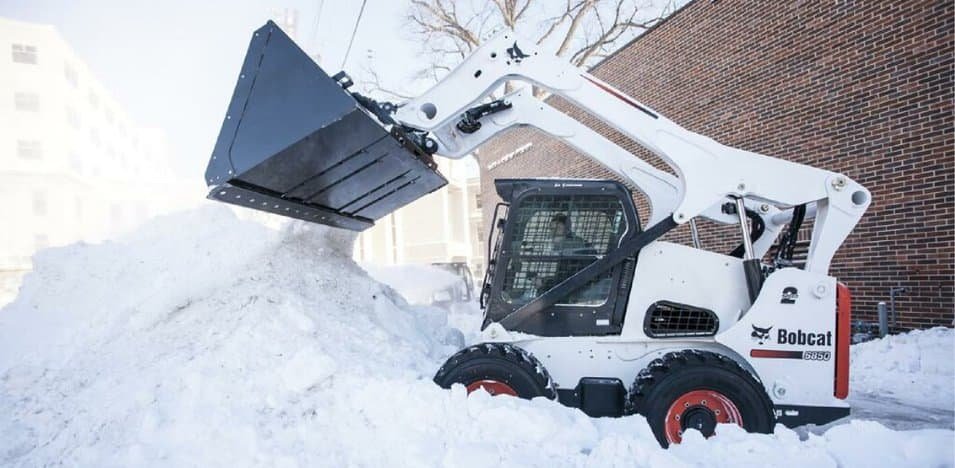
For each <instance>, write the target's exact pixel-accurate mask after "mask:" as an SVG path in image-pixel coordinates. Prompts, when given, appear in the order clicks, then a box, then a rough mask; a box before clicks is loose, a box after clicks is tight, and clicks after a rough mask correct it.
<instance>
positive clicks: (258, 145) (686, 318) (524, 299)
mask: <svg viewBox="0 0 955 468" xmlns="http://www.w3.org/2000/svg"><path fill="white" fill-rule="evenodd" d="M508 80H511V81H514V80H523V81H526V82H529V83H530V84H532V85H534V86H537V87H539V88H542V89H545V90H547V92H549V93H552V94H554V95H558V96H560V97H562V98H564V99H566V100H568V101H570V102H571V103H573V104H575V105H576V106H578V107H580V108H582V109H584V110H586V111H587V112H589V113H590V114H592V115H593V116H594V117H596V118H598V119H600V120H602V121H603V122H606V123H607V124H608V125H610V126H611V127H613V128H614V129H616V130H617V131H619V132H620V133H621V134H623V135H624V136H626V137H629V138H631V139H633V140H634V141H636V142H638V143H640V144H641V145H642V146H644V147H645V148H647V149H648V150H649V151H651V152H652V153H654V154H655V155H657V156H659V157H660V158H662V159H663V160H664V161H665V162H666V163H667V164H668V165H669V166H670V167H671V168H672V169H673V171H674V172H675V173H676V176H674V175H672V174H670V173H668V172H665V171H661V170H658V169H656V168H654V167H653V166H651V165H650V164H648V163H647V162H645V161H643V160H642V159H640V158H639V157H637V156H635V155H633V154H632V153H630V152H628V151H626V150H625V149H623V148H621V147H620V146H618V145H617V144H615V143H614V142H612V141H610V140H608V139H607V138H604V137H603V136H601V135H600V134H598V133H596V132H595V131H593V130H591V129H590V128H588V127H587V126H585V125H583V124H581V123H580V122H578V121H577V120H575V119H573V118H571V117H569V116H567V115H566V114H564V113H562V112H560V111H558V110H556V109H554V108H552V107H551V106H550V105H548V104H547V103H546V102H545V101H542V100H540V99H537V98H536V97H535V96H534V95H533V94H532V93H530V92H529V91H528V89H522V90H518V91H515V92H513V93H510V94H507V95H504V96H502V97H499V98H494V96H492V94H493V93H494V92H495V91H496V90H498V89H500V88H501V85H502V83H504V82H505V81H508ZM352 85H353V83H352V81H351V79H350V78H349V77H348V75H347V74H345V73H344V72H339V73H338V74H336V75H334V76H331V77H330V76H329V75H328V74H326V73H325V72H324V71H323V70H322V69H321V68H320V67H319V66H318V65H317V64H315V63H314V62H313V61H312V60H311V59H309V58H308V56H307V55H306V54H305V53H304V52H302V51H301V50H300V49H299V48H298V47H297V46H295V44H294V43H293V42H292V41H291V40H290V39H289V38H288V37H287V36H286V35H285V34H284V33H283V32H282V31H281V30H280V29H279V28H278V27H277V26H276V25H275V24H273V23H271V22H269V23H267V24H266V25H265V26H263V27H262V28H260V29H259V30H258V31H256V32H255V33H254V35H253V38H252V41H251V44H250V46H249V50H248V53H247V56H246V59H245V62H244V64H243V66H242V70H241V71H240V74H239V80H238V84H237V86H236V89H235V93H234V95H233V97H232V101H231V104H230V105H229V108H228V111H227V114H226V118H225V121H224V123H223V126H222V130H221V132H220V134H219V138H218V141H217V143H216V146H215V149H214V152H213V155H212V158H211V160H210V161H209V166H208V169H207V171H206V181H207V183H208V184H209V185H210V186H212V190H211V192H210V194H209V197H210V198H212V199H216V200H220V201H224V202H228V203H232V204H236V205H240V206H245V207H249V208H255V209H259V210H264V211H267V212H270V213H277V214H280V215H284V216H289V217H293V218H297V219H302V220H306V221H311V222H316V223H321V224H326V225H330V226H335V227H339V228H344V229H351V230H356V231H360V230H364V229H366V228H368V227H370V226H372V225H373V224H374V222H375V220H376V219H379V218H381V217H382V216H385V215H386V214H388V213H391V212H392V211H394V210H396V209H397V208H399V207H401V206H403V205H405V204H407V203H410V202H411V201H413V200H415V199H418V198H420V197H422V196H424V195H425V194H428V193H430V192H433V191H434V190H437V189H438V188H440V187H442V186H443V185H444V184H445V183H446V181H445V179H444V178H443V177H442V176H441V175H440V174H439V173H438V172H437V171H436V170H435V167H436V166H435V164H434V161H433V159H432V158H433V155H439V156H443V157H448V158H461V157H464V156H466V155H468V154H470V153H471V152H472V151H473V150H475V149H476V148H477V147H478V146H480V145H481V144H482V143H484V142H485V141H487V140H488V139H490V138H492V137H494V136H495V135H497V134H499V133H501V132H503V131H505V130H507V129H510V128H513V127H517V126H533V127H535V128H537V129H539V130H541V131H543V132H545V133H548V134H550V135H552V136H553V137H555V138H559V139H560V140H562V141H564V142H566V143H568V144H570V145H572V146H573V147H575V148H576V149H577V150H579V151H580V152H582V153H583V154H586V155H588V156H589V157H591V158H593V159H594V160H595V161H597V162H598V163H600V164H602V165H603V166H605V167H606V168H608V169H609V170H610V171H612V172H613V173H614V174H616V175H617V176H619V178H620V179H621V180H623V181H625V182H627V183H629V184H632V186H633V187H635V188H636V189H638V190H640V191H641V192H642V193H643V194H644V195H645V196H646V198H647V200H648V201H649V203H650V205H651V207H650V210H649V211H650V212H649V213H645V214H644V219H643V220H641V217H640V216H638V213H637V209H636V207H635V204H634V201H633V195H632V193H631V192H630V190H629V189H628V188H627V186H625V185H623V184H621V183H619V182H616V181H610V180H563V179H550V178H548V179H511V180H497V181H496V189H497V193H498V195H500V197H501V199H502V200H503V203H501V204H500V205H498V207H497V209H496V210H495V223H494V227H493V228H492V229H491V231H492V233H491V234H492V236H493V237H491V239H493V241H492V242H489V247H490V248H492V250H491V251H490V252H489V255H488V265H489V267H488V270H487V275H486V278H485V280H484V287H483V290H482V291H481V305H482V307H483V308H484V323H483V327H482V335H481V336H482V342H481V343H480V344H476V345H473V346H470V347H468V348H466V349H464V350H461V351H460V352H458V353H457V354H455V355H453V356H451V357H450V358H449V359H448V361H447V362H446V363H445V364H444V366H442V367H441V369H439V370H438V372H437V375H436V376H435V378H434V380H435V382H436V383H437V384H438V385H441V386H443V387H450V386H452V385H454V384H461V385H463V386H465V387H466V388H467V390H468V391H469V392H473V391H478V390H483V391H486V392H489V393H491V394H495V395H496V394H507V395H514V396H518V397H521V398H535V397H545V398H550V399H557V400H559V401H560V403H562V404H565V405H568V406H573V407H577V408H580V409H581V410H582V411H584V412H585V413H587V414H589V415H591V416H595V417H599V416H622V415H628V414H634V413H637V414H641V415H643V416H645V417H646V418H647V420H648V422H649V424H650V426H651V428H652V429H653V431H654V433H655V435H656V437H657V439H658V440H659V441H660V443H661V444H662V445H663V446H667V445H669V444H672V443H678V442H679V441H680V440H681V437H682V434H683V432H684V431H685V430H687V429H689V428H693V429H696V430H699V431H700V432H702V433H703V434H704V435H705V436H710V435H712V434H713V433H714V431H715V430H716V425H717V424H720V423H728V424H737V425H739V426H742V427H743V428H745V429H746V430H748V431H754V432H771V431H772V430H773V426H774V424H775V423H776V422H777V421H778V422H782V423H784V424H786V425H789V426H796V425H802V424H806V423H816V424H823V423H827V422H829V421H832V420H835V419H838V418H841V417H843V416H846V415H847V414H848V413H849V407H848V405H847V404H846V403H845V402H844V401H843V400H844V399H845V397H846V395H847V393H848V378H849V377H848V376H849V333H850V298H849V291H848V289H847V288H846V287H845V286H844V285H842V284H840V283H838V282H837V281H836V279H835V278H833V277H831V276H829V275H828V270H829V263H830V261H831V260H832V257H833V254H834V253H835V252H836V249H838V248H839V246H840V245H841V243H842V242H843V241H844V240H845V238H846V236H847V235H848V234H849V232H850V231H851V230H852V229H853V227H854V226H855V225H856V224H857V223H858V221H859V219H860V218H861V217H862V215H863V213H865V211H866V208H867V207H868V206H869V203H870V194H869V191H868V190H866V188H865V187H863V186H861V185H859V184H858V183H856V182H854V181H853V180H851V179H849V178H848V177H846V176H845V175H842V174H837V173H833V172H830V171H826V170H823V169H817V168H814V167H809V166H805V165H801V164H796V163H793V162H789V161H784V160H780V159H776V158H773V157H770V156H765V155H762V154H757V153H753V152H749V151H743V150H740V149H736V148H731V147H728V146H725V145H722V144H720V143H718V142H716V141H713V140H712V139H710V138H707V137H704V136H701V135H698V134H696V133H693V132H690V131H688V130H686V129H684V128H682V127H680V126H679V125H677V124H675V123H674V122H672V121H670V120H668V119H666V118H665V117H663V116H662V115H660V114H658V113H657V112H655V111H654V110H653V109H650V108H649V107H647V106H646V105H643V104H641V103H640V102H637V101H636V100H634V99H632V98H630V97H629V96H627V95H626V94H624V93H622V92H620V91H619V90H617V89H615V88H613V87H612V86H610V85H609V84H607V83H604V82H603V81H601V80H599V79H597V78H595V77H593V76H591V75H589V74H588V73H587V72H585V71H582V70H580V69H578V68H576V67H573V66H571V65H569V64H568V63H566V62H565V61H563V60H561V59H559V58H557V57H555V56H553V55H551V54H548V53H545V52H543V51H540V50H539V49H538V48H537V47H536V45H535V44H534V42H532V41H529V40H526V39H524V38H521V37H519V36H517V35H516V34H514V33H513V32H510V31H505V32H502V33H500V34H498V35H497V36H496V37H494V38H492V39H490V40H489V41H487V42H486V43H485V44H484V45H483V46H481V47H480V48H478V49H477V50H476V51H475V52H474V53H473V54H472V55H471V56H470V57H468V58H467V59H466V60H465V61H464V62H463V63H461V65H459V66H458V67H457V68H456V69H455V70H454V71H452V72H451V73H450V74H448V75H447V76H446V77H445V78H444V79H443V80H441V81H440V82H439V83H437V84H436V85H435V86H434V87H432V88H431V89H430V90H429V91H427V92H426V93H424V94H423V95H421V96H420V97H418V98H415V99H411V100H409V101H407V102H404V103H400V104H392V103H379V102H376V101H374V100H372V99H370V98H367V97H365V96H362V95H361V94H359V93H357V92H352V91H349V88H350V87H351V86H352ZM696 218H705V219H709V220H712V221H715V222H717V223H723V224H730V225H731V226H733V227H734V228H735V227H738V228H739V234H740V238H741V239H740V245H739V247H738V248H737V249H735V250H734V251H732V252H729V253H728V254H727V253H721V252H712V251H707V250H703V249H701V248H700V246H699V243H698V242H695V243H694V244H695V245H694V246H693V247H690V246H685V245H680V244H676V243H671V242H664V241H661V240H660V237H661V236H663V235H664V234H665V233H667V232H669V231H671V230H672V229H674V228H676V227H678V226H680V225H682V224H686V223H689V224H690V226H691V228H692V229H691V231H692V233H693V234H694V238H696V226H695V223H694V220H695V219H696ZM808 220H813V224H812V231H811V241H810V244H809V248H808V253H807V254H806V258H805V263H804V264H802V263H801V262H796V261H794V259H793V252H794V249H795V245H796V241H797V234H798V233H799V231H800V227H801V226H802V225H803V223H804V222H806V221H808ZM771 249H773V250H774V254H773V255H769V252H770V251H771Z"/></svg>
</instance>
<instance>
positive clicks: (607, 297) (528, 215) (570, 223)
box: [482, 179, 640, 336]
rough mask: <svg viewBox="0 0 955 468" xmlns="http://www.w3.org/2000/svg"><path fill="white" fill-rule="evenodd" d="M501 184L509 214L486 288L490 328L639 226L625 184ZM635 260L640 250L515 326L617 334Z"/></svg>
mask: <svg viewBox="0 0 955 468" xmlns="http://www.w3.org/2000/svg"><path fill="white" fill-rule="evenodd" d="M495 187H496V189H497V193H498V195H499V196H500V197H501V199H502V200H503V203H502V204H503V205H504V206H506V207H507V213H506V215H504V217H503V218H501V220H500V221H498V220H497V219H496V220H495V223H496V224H495V225H496V226H498V229H497V232H496V235H497V238H496V241H495V242H493V243H490V244H489V245H494V252H493V253H492V256H491V259H492V261H493V263H491V264H489V268H488V274H487V276H486V278H485V284H484V289H483V291H482V305H484V306H485V321H484V326H485V327H486V326H487V325H489V324H490V323H492V322H497V321H500V320H501V319H502V318H504V317H506V316H507V315H509V314H511V313H513V312H514V311H516V310H518V309H519V308H520V307H522V306H524V305H526V304H528V303H530V302H531V301H532V300H534V299H535V298H537V297H539V296H540V295H541V294H543V293H545V292H547V291H548V290H550V289H551V288H552V287H554V286H557V285H558V284H560V283H561V282H562V281H563V280H565V279H567V278H569V277H571V276H573V275H574V274H575V273H577V272H578V271H580V270H581V269H583V268H584V267H586V266H587V265H589V264H591V263H593V262H594V261H595V260H597V259H599V258H602V257H604V256H606V255H608V254H610V253H611V252H613V251H614V250H615V249H616V248H617V247H619V245H620V242H621V241H622V240H624V239H625V238H627V236H630V235H632V234H634V233H636V232H639V231H640V221H639V218H638V216H637V210H636V207H635V206H634V203H633V196H632V194H631V192H630V190H629V189H627V188H626V187H625V186H624V185H623V184H621V183H619V182H615V181H608V180H572V179H568V180H558V179H501V180H497V181H495ZM496 213H497V212H496ZM495 217H497V216H495ZM493 234H494V233H492V235H493ZM635 264H636V258H635V256H634V257H633V258H629V259H627V260H626V261H624V262H622V263H620V264H619V265H617V266H616V267H614V268H612V269H610V270H608V271H606V272H605V273H602V274H600V275H599V276H597V277H596V278H594V279H592V280H590V281H589V282H587V283H586V284H585V285H584V286H582V287H579V288H577V289H575V290H568V291H566V292H564V293H563V294H562V297H563V299H561V300H559V301H558V302H557V303H556V304H554V305H553V306H551V307H549V308H547V309H546V310H545V311H544V312H543V313H538V314H534V315H533V316H532V317H531V318H529V319H528V320H526V321H524V322H522V323H521V324H520V325H519V326H518V327H516V328H512V330H514V331H519V332H524V333H530V334H534V335H539V336H575V335H577V336H581V335H611V334H619V333H620V330H621V327H622V325H623V319H624V313H625V312H626V306H627V297H628V292H629V290H630V282H631V281H632V278H633V269H634V265H635Z"/></svg>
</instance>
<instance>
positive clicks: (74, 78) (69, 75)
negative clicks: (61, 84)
mask: <svg viewBox="0 0 955 468" xmlns="http://www.w3.org/2000/svg"><path fill="white" fill-rule="evenodd" d="M63 76H64V77H66V81H67V82H68V83H69V84H70V86H72V87H74V88H75V87H77V86H79V84H80V75H79V73H77V72H76V69H75V68H73V66H72V65H70V64H69V63H67V64H64V65H63Z"/></svg>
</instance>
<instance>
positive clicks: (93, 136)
mask: <svg viewBox="0 0 955 468" xmlns="http://www.w3.org/2000/svg"><path fill="white" fill-rule="evenodd" d="M90 141H91V142H93V146H95V147H97V148H99V147H100V145H102V143H103V142H102V140H100V138H99V131H98V130H96V128H94V127H90Z"/></svg>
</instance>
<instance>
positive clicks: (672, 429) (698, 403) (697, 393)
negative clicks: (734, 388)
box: [664, 390, 743, 444]
mask: <svg viewBox="0 0 955 468" xmlns="http://www.w3.org/2000/svg"><path fill="white" fill-rule="evenodd" d="M688 417H689V418H701V419H706V420H707V422H713V423H714V424H713V425H714V426H715V424H727V423H729V424H737V425H739V426H740V427H743V417H742V416H741V415H740V413H739V409H738V408H737V407H736V405H735V404H734V403H733V401H732V400H730V399H729V398H727V397H726V395H723V394H722V393H720V392H716V391H713V390H693V391H690V392H686V393H684V394H683V395H680V397H679V398H677V399H676V400H674V401H673V403H672V404H670V409H668V410H667V414H666V420H665V422H664V429H665V431H666V437H667V442H669V443H671V444H679V443H680V441H682V440H683V430H684V428H686V427H687V422H688V420H689V419H688ZM710 418H712V421H709V419H710Z"/></svg>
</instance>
